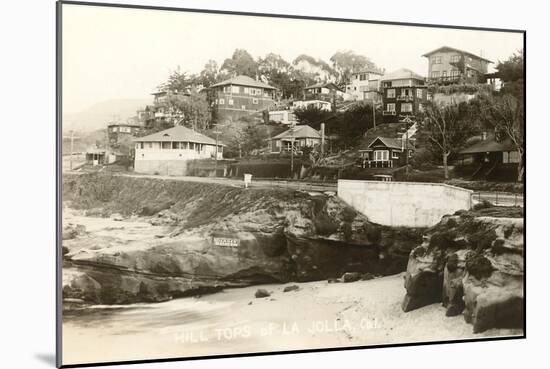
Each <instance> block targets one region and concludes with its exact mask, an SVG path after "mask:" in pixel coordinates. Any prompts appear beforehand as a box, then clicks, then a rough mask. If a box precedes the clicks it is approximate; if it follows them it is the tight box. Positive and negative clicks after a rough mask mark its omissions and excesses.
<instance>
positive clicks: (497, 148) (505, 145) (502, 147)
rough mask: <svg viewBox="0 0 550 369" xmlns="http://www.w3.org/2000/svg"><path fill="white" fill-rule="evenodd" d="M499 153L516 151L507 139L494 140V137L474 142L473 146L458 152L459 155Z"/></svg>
mask: <svg viewBox="0 0 550 369" xmlns="http://www.w3.org/2000/svg"><path fill="white" fill-rule="evenodd" d="M501 151H516V147H515V146H514V144H513V143H512V141H511V140H510V139H509V138H506V139H505V140H503V141H500V142H499V141H497V140H495V137H494V135H491V136H489V137H488V138H487V139H485V140H482V141H479V142H476V143H475V144H473V145H471V146H468V147H466V148H465V149H462V150H460V151H459V152H458V153H459V154H477V153H482V152H501Z"/></svg>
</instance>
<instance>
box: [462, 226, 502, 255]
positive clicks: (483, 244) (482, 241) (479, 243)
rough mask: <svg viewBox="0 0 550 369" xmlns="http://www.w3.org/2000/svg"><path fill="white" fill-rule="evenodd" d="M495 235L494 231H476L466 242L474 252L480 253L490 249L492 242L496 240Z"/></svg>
mask: <svg viewBox="0 0 550 369" xmlns="http://www.w3.org/2000/svg"><path fill="white" fill-rule="evenodd" d="M496 238H497V234H496V232H495V231H494V230H490V231H484V230H481V231H478V232H475V233H472V234H470V235H469V236H468V242H469V243H470V245H471V246H472V248H474V249H475V250H476V251H478V252H480V251H483V250H486V249H488V248H490V247H491V246H492V244H493V241H494V240H496Z"/></svg>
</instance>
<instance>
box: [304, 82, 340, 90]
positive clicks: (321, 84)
mask: <svg viewBox="0 0 550 369" xmlns="http://www.w3.org/2000/svg"><path fill="white" fill-rule="evenodd" d="M322 87H326V88H333V89H336V90H340V88H339V87H338V86H336V85H335V84H334V83H332V82H319V83H315V84H313V85H311V86H307V87H304V90H309V89H310V88H322Z"/></svg>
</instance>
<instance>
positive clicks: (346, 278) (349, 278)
mask: <svg viewBox="0 0 550 369" xmlns="http://www.w3.org/2000/svg"><path fill="white" fill-rule="evenodd" d="M360 279H361V273H357V272H348V273H344V275H342V282H344V283H349V282H356V281H358V280H360Z"/></svg>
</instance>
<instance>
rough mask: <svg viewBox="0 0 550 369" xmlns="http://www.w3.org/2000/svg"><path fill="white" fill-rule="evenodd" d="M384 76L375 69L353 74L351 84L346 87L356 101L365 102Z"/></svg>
mask: <svg viewBox="0 0 550 369" xmlns="http://www.w3.org/2000/svg"><path fill="white" fill-rule="evenodd" d="M381 76H382V72H380V71H378V70H373V69H366V70H362V71H358V72H354V73H352V74H351V78H350V81H349V84H347V85H346V92H347V93H349V94H351V95H352V96H353V98H354V100H365V99H368V98H369V96H368V95H369V92H372V91H373V88H374V86H376V83H375V82H374V81H379V80H380V77H381Z"/></svg>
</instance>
